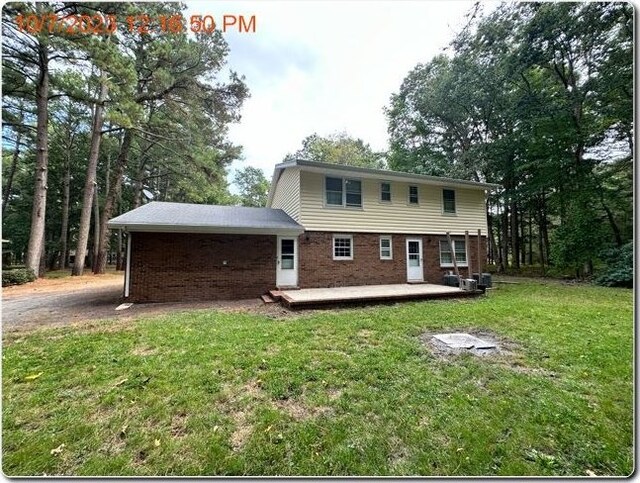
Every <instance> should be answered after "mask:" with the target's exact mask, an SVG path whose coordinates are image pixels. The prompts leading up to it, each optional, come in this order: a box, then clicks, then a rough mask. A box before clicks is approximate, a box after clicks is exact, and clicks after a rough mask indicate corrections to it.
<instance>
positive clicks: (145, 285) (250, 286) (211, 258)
mask: <svg viewBox="0 0 640 483" xmlns="http://www.w3.org/2000/svg"><path fill="white" fill-rule="evenodd" d="M132 235H133V237H132V243H133V244H132V247H131V283H130V291H129V295H130V297H129V300H130V301H132V302H169V301H183V300H224V299H242V298H253V297H259V296H260V295H262V294H263V293H265V292H266V291H268V290H271V289H273V288H275V286H276V262H275V260H276V237H275V236H267V235H207V234H190V233H142V232H138V233H133V234H132ZM224 260H227V262H228V264H227V265H226V266H225V265H223V261H224Z"/></svg>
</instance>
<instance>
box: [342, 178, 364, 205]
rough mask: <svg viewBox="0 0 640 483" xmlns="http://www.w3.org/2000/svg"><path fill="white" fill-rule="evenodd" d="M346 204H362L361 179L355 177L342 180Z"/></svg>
mask: <svg viewBox="0 0 640 483" xmlns="http://www.w3.org/2000/svg"><path fill="white" fill-rule="evenodd" d="M344 186H345V192H346V199H345V204H346V205H347V206H357V207H360V206H362V181H360V180H357V179H345V180H344Z"/></svg>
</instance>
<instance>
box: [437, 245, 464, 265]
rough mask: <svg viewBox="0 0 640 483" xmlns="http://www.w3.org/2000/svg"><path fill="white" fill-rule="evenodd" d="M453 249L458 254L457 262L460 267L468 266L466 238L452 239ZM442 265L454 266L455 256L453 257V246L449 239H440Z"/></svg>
mask: <svg viewBox="0 0 640 483" xmlns="http://www.w3.org/2000/svg"><path fill="white" fill-rule="evenodd" d="M451 244H452V245H453V251H454V253H455V254H456V263H457V265H458V266H459V267H466V266H467V247H466V246H465V242H464V240H451ZM440 266H441V267H453V258H451V247H449V242H448V241H447V240H440Z"/></svg>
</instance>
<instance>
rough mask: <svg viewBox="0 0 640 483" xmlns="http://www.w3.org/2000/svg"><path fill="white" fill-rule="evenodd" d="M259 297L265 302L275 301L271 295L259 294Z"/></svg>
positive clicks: (271, 302) (272, 302)
mask: <svg viewBox="0 0 640 483" xmlns="http://www.w3.org/2000/svg"><path fill="white" fill-rule="evenodd" d="M260 298H261V299H262V301H263V302H264V303H265V304H274V303H276V302H277V300H276V299H274V298H273V297H271V295H269V294H264V295H261V296H260Z"/></svg>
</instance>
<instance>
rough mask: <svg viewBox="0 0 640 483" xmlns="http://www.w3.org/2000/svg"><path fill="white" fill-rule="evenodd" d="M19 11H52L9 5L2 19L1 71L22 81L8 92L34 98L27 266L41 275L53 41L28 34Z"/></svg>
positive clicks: (43, 13) (25, 5)
mask: <svg viewBox="0 0 640 483" xmlns="http://www.w3.org/2000/svg"><path fill="white" fill-rule="evenodd" d="M20 13H22V14H27V13H34V14H36V15H46V14H49V13H51V10H49V9H48V6H47V5H46V4H44V3H37V4H35V6H32V5H28V4H11V5H10V4H8V5H5V6H4V8H3V18H2V30H3V37H4V39H3V56H2V59H3V70H7V71H9V72H10V73H12V74H13V79H14V80H17V79H20V80H21V81H22V86H17V87H16V88H15V89H13V88H10V92H12V91H13V92H12V93H13V94H17V95H20V96H27V97H29V98H31V99H34V100H35V112H36V128H35V130H36V166H35V176H34V194H33V206H32V210H31V229H30V235H29V246H28V249H27V259H26V266H27V268H29V269H31V270H33V273H35V274H36V276H40V275H42V273H41V270H40V258H41V256H42V252H43V249H44V236H45V233H44V227H45V216H46V208H47V174H48V172H47V169H48V126H49V117H48V116H49V112H48V102H49V77H50V72H49V63H50V62H51V60H52V58H53V57H54V55H53V54H52V51H53V47H52V40H51V38H50V37H49V36H48V35H46V34H38V35H31V34H28V33H25V32H23V31H21V29H19V28H18V27H17V26H16V24H15V18H16V16H17V15H18V14H20Z"/></svg>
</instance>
